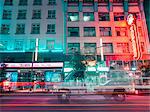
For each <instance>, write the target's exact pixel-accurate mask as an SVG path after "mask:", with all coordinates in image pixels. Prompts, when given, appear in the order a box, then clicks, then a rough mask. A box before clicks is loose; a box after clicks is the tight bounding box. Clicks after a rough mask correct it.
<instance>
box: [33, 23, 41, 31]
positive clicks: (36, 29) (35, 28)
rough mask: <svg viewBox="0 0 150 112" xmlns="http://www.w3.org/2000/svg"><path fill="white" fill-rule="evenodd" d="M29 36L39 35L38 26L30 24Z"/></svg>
mask: <svg viewBox="0 0 150 112" xmlns="http://www.w3.org/2000/svg"><path fill="white" fill-rule="evenodd" d="M31 34H40V24H38V23H36V24H32V28H31Z"/></svg>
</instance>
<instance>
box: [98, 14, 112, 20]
mask: <svg viewBox="0 0 150 112" xmlns="http://www.w3.org/2000/svg"><path fill="white" fill-rule="evenodd" d="M98 17H99V21H109V20H110V18H109V13H105V12H99V13H98Z"/></svg>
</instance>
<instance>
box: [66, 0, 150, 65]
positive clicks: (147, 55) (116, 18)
mask: <svg viewBox="0 0 150 112" xmlns="http://www.w3.org/2000/svg"><path fill="white" fill-rule="evenodd" d="M64 1H65V8H64V9H65V12H66V21H67V23H66V24H67V25H66V26H67V53H71V52H74V51H73V50H72V49H73V48H74V49H76V50H78V51H81V52H82V53H84V54H86V55H88V54H96V55H97V59H102V60H103V58H102V56H103V55H104V61H106V63H107V65H110V64H111V63H112V62H113V63H114V62H116V63H117V64H119V65H124V66H126V65H127V66H130V65H131V66H134V64H136V62H138V61H139V62H144V60H150V52H149V50H150V43H149V39H148V32H147V26H146V20H145V14H144V9H143V0H64ZM129 14H132V15H133V17H134V18H133V19H136V22H135V23H134V24H135V29H134V33H135V34H134V35H136V37H133V36H134V35H133V34H132V33H133V32H132V31H130V29H131V28H130V25H128V24H127V17H128V15H129ZM133 38H136V39H138V46H136V44H137V42H136V43H134V42H133V40H132V39H133ZM100 40H102V45H101V44H100V43H101V41H100ZM101 47H102V49H101ZM101 50H103V52H102V51H101ZM137 50H139V51H137ZM137 54H140V57H138V59H137V58H136V56H135V55H137ZM99 57H101V58H99Z"/></svg>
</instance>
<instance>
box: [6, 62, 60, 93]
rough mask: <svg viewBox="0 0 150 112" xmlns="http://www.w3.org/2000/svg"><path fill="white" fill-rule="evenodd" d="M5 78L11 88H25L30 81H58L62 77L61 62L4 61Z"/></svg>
mask: <svg viewBox="0 0 150 112" xmlns="http://www.w3.org/2000/svg"><path fill="white" fill-rule="evenodd" d="M5 64H6V71H5V73H6V75H5V80H8V81H10V82H11V89H12V90H15V89H16V88H18V89H26V88H29V85H30V84H31V83H32V82H35V81H36V82H60V81H61V80H62V78H63V72H62V71H63V62H51V63H5Z"/></svg>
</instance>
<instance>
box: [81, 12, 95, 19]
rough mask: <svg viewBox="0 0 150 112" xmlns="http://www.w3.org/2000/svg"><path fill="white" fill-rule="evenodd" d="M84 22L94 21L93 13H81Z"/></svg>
mask: <svg viewBox="0 0 150 112" xmlns="http://www.w3.org/2000/svg"><path fill="white" fill-rule="evenodd" d="M83 20H84V21H94V12H83Z"/></svg>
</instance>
